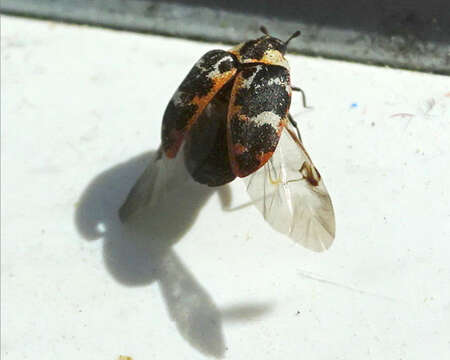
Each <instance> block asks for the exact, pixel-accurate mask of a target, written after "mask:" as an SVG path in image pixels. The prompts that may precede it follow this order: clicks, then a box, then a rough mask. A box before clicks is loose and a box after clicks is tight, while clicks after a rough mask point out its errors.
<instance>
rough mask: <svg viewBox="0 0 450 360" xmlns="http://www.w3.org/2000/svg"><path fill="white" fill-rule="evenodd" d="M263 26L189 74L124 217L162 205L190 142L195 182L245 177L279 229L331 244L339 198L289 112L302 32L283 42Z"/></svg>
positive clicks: (317, 244) (319, 245) (187, 158)
mask: <svg viewBox="0 0 450 360" xmlns="http://www.w3.org/2000/svg"><path fill="white" fill-rule="evenodd" d="M261 30H262V32H263V33H264V35H263V36H262V37H260V38H258V39H256V40H250V41H247V42H244V43H241V44H239V45H237V46H236V47H234V48H232V49H231V50H230V51H223V50H212V51H209V52H208V53H206V54H205V55H204V56H203V57H202V58H201V59H200V60H199V61H198V62H197V63H196V64H195V65H194V67H193V68H192V70H191V71H190V72H189V74H188V75H187V76H186V78H185V79H184V80H183V82H182V83H181V85H180V86H179V88H178V89H177V91H176V92H175V94H174V95H173V97H172V99H171V100H170V102H169V104H168V106H167V108H166V111H165V113H164V117H163V123H162V134H161V138H162V143H161V147H160V150H159V152H158V156H157V158H156V160H155V161H154V163H152V164H151V165H150V166H149V168H148V169H147V170H146V171H145V172H144V174H143V175H142V176H141V178H140V179H139V180H138V182H137V183H136V185H135V186H134V187H133V189H132V190H131V191H130V194H129V195H128V198H127V200H126V201H125V203H124V205H123V206H122V208H121V209H120V215H121V219H122V220H126V218H127V217H129V216H130V215H131V214H132V213H134V212H135V211H136V210H138V208H140V207H143V206H147V205H149V204H150V205H151V204H155V202H156V199H157V198H158V197H159V196H160V195H159V192H160V191H161V188H162V187H164V186H166V185H167V184H165V183H166V182H167V178H168V177H167V176H168V174H167V172H168V171H169V170H168V169H170V167H171V163H174V158H176V157H177V154H178V153H180V149H181V147H182V145H183V151H182V152H183V153H184V164H185V166H186V168H187V170H188V172H189V174H190V175H191V177H192V178H193V179H194V180H195V181H197V182H199V183H201V184H206V185H208V186H219V185H223V184H226V183H228V182H230V181H232V180H234V179H235V178H236V177H242V178H244V179H245V181H246V182H247V191H248V193H249V195H250V197H251V198H252V200H253V202H254V204H255V205H256V206H257V208H258V209H259V210H260V211H261V212H262V214H263V216H264V218H265V219H266V221H268V222H269V223H270V224H271V225H272V226H273V227H274V228H275V229H276V230H278V231H280V232H282V233H284V234H287V235H288V236H289V237H291V238H292V239H294V240H295V241H297V242H299V243H301V244H303V245H304V246H305V247H307V248H309V249H311V250H314V251H322V250H325V249H327V248H328V247H329V246H330V245H331V243H332V241H333V239H334V235H335V220H334V212H333V207H332V204H331V199H330V197H329V195H328V192H327V190H326V188H325V185H324V184H323V181H322V179H321V176H320V174H319V172H318V171H317V169H316V168H315V167H314V165H313V163H312V161H311V159H310V157H309V155H308V154H307V152H306V150H305V148H304V146H303V143H302V141H301V138H300V134H299V132H298V128H297V125H296V123H295V122H294V121H293V119H292V117H291V115H290V114H289V107H290V103H291V94H292V89H293V88H292V87H291V83H290V72H289V64H288V62H287V60H286V59H285V57H284V54H285V53H286V47H287V44H288V42H289V41H290V40H291V39H292V38H294V37H296V36H298V35H299V34H300V32H296V33H294V34H293V35H292V36H291V37H290V38H289V39H288V40H287V41H281V40H279V39H277V38H274V37H272V36H270V35H268V33H267V30H266V29H265V28H264V27H262V28H261ZM294 89H295V90H300V89H297V88H294ZM300 91H301V90H300ZM302 95H303V93H302ZM303 100H304V97H303ZM296 131H297V134H298V136H297V134H296Z"/></svg>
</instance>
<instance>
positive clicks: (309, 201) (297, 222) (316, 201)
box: [245, 126, 335, 251]
mask: <svg viewBox="0 0 450 360" xmlns="http://www.w3.org/2000/svg"><path fill="white" fill-rule="evenodd" d="M245 181H246V183H247V191H248V193H249V195H250V197H251V198H252V200H253V201H254V204H255V205H256V207H257V208H258V209H259V211H261V213H262V214H263V216H264V219H265V220H266V221H267V222H268V223H269V224H270V225H272V227H273V228H274V229H276V230H277V231H279V232H281V233H283V234H286V235H288V236H289V237H290V238H292V239H293V240H294V241H296V242H298V243H300V244H302V245H303V246H305V247H306V248H308V249H310V250H313V251H324V250H326V249H328V248H329V247H330V246H331V244H332V242H333V240H334V235H335V219H334V211H333V205H332V204H331V199H330V196H329V195H328V191H327V189H326V188H325V185H324V183H323V180H322V179H321V176H320V174H319V172H318V171H317V169H316V168H315V167H314V165H313V163H312V161H311V158H310V157H309V155H308V154H307V152H306V150H305V148H304V147H303V144H302V142H301V141H300V140H299V139H298V137H297V136H296V135H295V133H294V131H293V130H292V128H291V127H290V126H286V129H285V130H284V131H283V133H282V135H281V138H280V142H279V143H278V146H277V149H276V151H275V153H274V154H273V156H272V158H271V159H270V160H269V161H268V162H267V163H266V165H265V166H264V167H262V168H261V169H259V170H258V171H256V172H255V173H253V174H251V175H249V176H248V177H246V178H245Z"/></svg>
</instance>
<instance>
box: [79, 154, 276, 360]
mask: <svg viewBox="0 0 450 360" xmlns="http://www.w3.org/2000/svg"><path fill="white" fill-rule="evenodd" d="M155 155H156V152H149V153H145V154H143V155H141V156H138V157H135V158H132V159H131V160H129V161H127V162H124V163H122V164H119V165H117V166H115V167H113V168H111V169H109V170H107V171H105V172H103V173H101V174H100V175H98V176H97V177H96V178H95V179H94V180H92V182H91V183H90V184H89V185H88V187H87V188H86V189H85V191H84V193H83V194H82V196H81V199H80V201H79V206H78V208H77V211H76V214H75V222H76V226H77V229H78V231H79V232H80V234H81V235H82V236H83V238H85V239H86V240H96V239H100V238H103V241H104V247H103V249H104V251H103V255H104V262H105V266H106V267H107V269H108V270H109V272H110V273H111V275H112V276H113V277H114V279H116V280H117V281H118V282H119V283H121V284H123V285H125V286H130V287H134V286H146V285H149V284H152V283H153V282H157V283H158V285H159V287H160V289H161V293H162V295H163V297H164V300H165V303H166V305H167V308H168V312H169V314H170V317H171V319H172V320H173V321H175V323H176V325H177V329H178V331H179V332H180V334H181V335H182V336H183V337H184V338H185V339H186V340H187V341H188V342H189V343H190V344H191V345H192V346H193V347H194V348H196V349H197V350H199V351H201V352H202V353H204V354H207V355H210V356H215V357H223V356H224V354H225V340H224V335H223V330H222V311H221V310H220V309H219V308H218V307H217V305H216V304H215V303H214V300H213V299H212V298H211V296H210V295H209V294H208V292H207V291H206V290H205V289H204V288H203V287H202V286H201V284H200V283H199V282H198V281H197V280H196V279H195V277H194V276H193V274H191V273H190V271H189V270H188V269H187V268H186V266H185V265H184V264H183V263H182V261H181V259H180V258H179V257H178V256H177V254H176V253H175V252H174V251H173V250H172V248H171V246H172V245H173V244H175V243H176V242H177V241H178V240H180V239H181V238H182V237H183V235H184V234H185V233H186V232H187V231H188V230H189V229H190V227H191V226H192V225H193V223H194V222H195V220H196V217H197V216H198V213H199V211H200V209H201V208H202V207H203V205H204V204H205V203H206V201H207V200H208V199H209V197H210V196H211V195H213V193H214V192H216V191H217V192H218V194H219V196H220V198H221V201H222V205H223V206H224V207H227V206H228V205H229V203H230V202H231V193H230V189H229V187H228V186H222V187H220V188H210V187H207V186H203V185H199V184H194V185H192V184H191V185H189V188H187V189H186V188H180V189H177V190H176V191H174V192H172V193H171V194H170V197H169V198H168V199H166V200H165V201H164V204H162V205H161V206H158V208H157V210H156V211H155V210H151V209H149V210H144V211H143V212H142V214H140V216H139V217H136V218H133V219H130V221H129V222H128V223H127V224H125V225H123V224H122V223H121V222H120V220H119V217H118V213H117V211H118V209H119V207H120V205H121V204H122V202H123V201H124V200H125V197H126V195H127V193H128V191H129V190H130V188H131V187H132V185H133V184H134V182H135V181H136V179H137V178H138V177H139V175H140V174H141V173H142V172H143V171H144V169H145V167H146V166H147V165H148V164H149V163H150V162H151V160H152V159H153V158H154V156H155ZM212 241H213V239H212ZM199 252H201V249H199ZM239 309H240V310H239ZM268 310H269V307H268V306H266V305H261V304H255V305H252V304H247V305H245V306H242V307H239V305H237V309H236V311H231V312H230V311H225V314H224V315H225V318H227V317H230V320H234V321H235V320H236V318H239V317H240V315H242V316H241V317H242V320H243V321H246V320H247V319H249V318H248V315H249V314H250V315H251V316H250V318H252V317H255V316H258V315H262V314H263V313H265V312H267V311H268ZM240 311H241V313H240ZM230 313H231V316H229V315H230Z"/></svg>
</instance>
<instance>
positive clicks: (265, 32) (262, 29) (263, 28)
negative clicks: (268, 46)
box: [259, 25, 269, 35]
mask: <svg viewBox="0 0 450 360" xmlns="http://www.w3.org/2000/svg"><path fill="white" fill-rule="evenodd" d="M259 30H260V31H261V32H262V33H263V34H264V35H269V32H268V31H267V28H266V27H265V26H264V25H261V26H260V27H259Z"/></svg>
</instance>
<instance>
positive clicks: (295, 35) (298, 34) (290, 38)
mask: <svg viewBox="0 0 450 360" xmlns="http://www.w3.org/2000/svg"><path fill="white" fill-rule="evenodd" d="M300 34H301V32H300V30H297V31H296V32H295V33H293V34H292V35H291V36H290V37H289V39H287V40H286V41H285V42H284V44H285V45H286V46H287V44H289V41H291V40H292V39H293V38H296V37H297V36H300Z"/></svg>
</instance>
